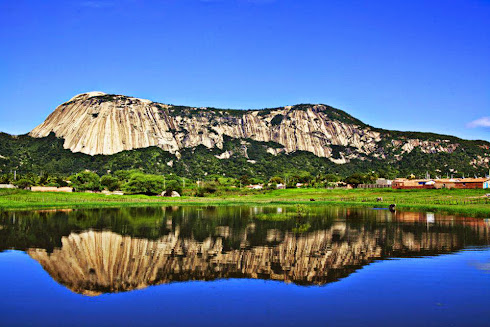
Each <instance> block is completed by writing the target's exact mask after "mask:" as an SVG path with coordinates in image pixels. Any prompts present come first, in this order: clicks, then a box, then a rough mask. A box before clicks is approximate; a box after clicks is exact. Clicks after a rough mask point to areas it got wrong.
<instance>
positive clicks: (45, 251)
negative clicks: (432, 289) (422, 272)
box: [0, 207, 490, 295]
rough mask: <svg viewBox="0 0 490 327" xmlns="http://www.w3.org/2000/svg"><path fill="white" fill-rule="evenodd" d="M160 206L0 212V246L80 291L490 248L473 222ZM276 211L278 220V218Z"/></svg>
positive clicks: (371, 213) (375, 213)
mask: <svg viewBox="0 0 490 327" xmlns="http://www.w3.org/2000/svg"><path fill="white" fill-rule="evenodd" d="M297 210H298V209H297V208H294V207H204V208H198V207H166V208H130V209H98V210H73V211H70V210H68V211H37V212H4V213H1V214H0V250H5V249H19V250H24V251H26V252H27V253H28V254H29V255H30V256H31V257H32V258H33V259H35V260H36V261H38V262H39V263H40V264H41V265H42V267H43V268H44V269H45V270H46V271H47V272H48V273H49V274H50V275H51V276H52V277H53V278H54V279H55V280H56V281H57V282H59V283H61V284H63V285H65V286H66V287H67V288H69V289H70V290H72V291H74V292H77V293H80V294H85V295H98V294H101V293H108V292H110V293H112V292H122V291H129V290H134V289H140V288H145V287H148V286H150V285H157V284H162V283H169V282H177V281H188V280H213V279H219V278H257V279H270V280H278V281H284V282H292V283H296V284H299V285H324V284H326V283H330V282H333V281H336V280H338V279H340V278H343V277H346V276H348V275H349V274H351V273H352V272H354V271H355V270H357V269H359V268H360V267H362V266H364V265H367V264H369V263H370V262H372V261H374V260H379V259H387V258H391V257H413V256H422V255H424V256H425V255H437V254H442V253H450V252H454V251H458V250H460V249H463V248H465V247H468V246H481V245H488V244H490V241H489V225H488V222H486V221H484V220H482V219H471V218H458V217H453V216H440V215H437V214H433V213H415V212H396V213H391V212H389V211H387V210H371V209H359V208H357V209H349V208H335V207H313V208H311V209H310V210H309V211H308V212H307V214H306V215H302V216H301V217H299V216H298V211H297ZM278 215H280V216H278Z"/></svg>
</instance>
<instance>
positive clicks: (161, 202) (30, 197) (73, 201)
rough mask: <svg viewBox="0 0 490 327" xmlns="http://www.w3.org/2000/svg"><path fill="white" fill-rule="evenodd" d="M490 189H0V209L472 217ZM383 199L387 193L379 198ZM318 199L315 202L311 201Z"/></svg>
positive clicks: (485, 204) (481, 210) (488, 208)
mask: <svg viewBox="0 0 490 327" xmlns="http://www.w3.org/2000/svg"><path fill="white" fill-rule="evenodd" d="M487 193H490V191H489V190H391V189H356V190H341V189H337V190H326V189H288V190H274V191H245V190H244V191H243V193H237V192H234V193H233V194H221V195H215V196H209V197H202V198H200V197H186V196H184V197H181V198H162V197H150V196H144V195H123V196H120V195H104V194H91V193H39V192H30V191H23V190H0V210H22V209H52V208H92V207H122V206H149V205H155V206H165V205H274V204H281V205H284V204H297V203H304V204H309V205H349V206H369V207H387V206H389V205H390V204H392V203H394V204H396V206H397V208H398V209H404V210H420V211H425V210H431V211H438V212H447V213H451V214H462V215H467V216H473V217H489V216H490V197H487V196H486V194H487ZM378 198H382V200H381V201H378ZM312 199H313V200H314V201H311V200H312Z"/></svg>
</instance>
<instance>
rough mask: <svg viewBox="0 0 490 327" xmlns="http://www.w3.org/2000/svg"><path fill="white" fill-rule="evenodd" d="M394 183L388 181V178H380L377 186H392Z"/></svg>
mask: <svg viewBox="0 0 490 327" xmlns="http://www.w3.org/2000/svg"><path fill="white" fill-rule="evenodd" d="M392 183H393V181H392V180H391V179H386V178H378V179H377V180H376V185H379V186H391V184H392Z"/></svg>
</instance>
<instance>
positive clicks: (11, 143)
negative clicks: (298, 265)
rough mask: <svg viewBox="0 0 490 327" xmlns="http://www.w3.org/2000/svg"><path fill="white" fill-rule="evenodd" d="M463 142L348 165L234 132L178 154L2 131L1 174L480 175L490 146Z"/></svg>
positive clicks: (338, 148) (199, 176)
mask: <svg viewBox="0 0 490 327" xmlns="http://www.w3.org/2000/svg"><path fill="white" fill-rule="evenodd" d="M417 134H420V133H417ZM418 136H420V135H418ZM386 142H388V140H386ZM459 142H466V143H467V144H462V145H463V146H460V147H458V149H456V151H454V152H453V153H451V154H449V153H443V152H441V153H423V152H422V151H420V150H419V149H417V148H415V149H414V150H413V151H412V152H410V153H408V154H404V156H403V158H402V159H401V160H398V159H396V158H395V157H394V156H392V157H388V158H386V159H383V160H381V159H378V158H375V157H370V156H366V157H363V158H361V159H354V160H351V161H350V162H348V163H345V164H335V163H333V162H332V161H330V160H329V159H327V158H320V157H317V156H315V155H314V154H312V153H309V152H304V151H297V152H293V153H289V154H285V153H280V154H278V155H273V154H270V153H268V152H267V149H268V148H271V147H272V148H274V147H280V145H279V144H275V143H272V142H268V143H264V142H257V141H253V140H250V139H247V140H240V139H233V138H230V137H225V142H224V147H223V149H218V148H212V149H208V148H206V147H205V146H202V145H201V146H198V147H194V148H189V149H185V150H183V151H182V152H181V153H180V155H179V156H176V155H174V154H171V153H169V152H166V151H163V150H162V149H160V148H158V147H149V148H143V149H136V150H130V151H123V152H120V153H116V154H114V155H95V156H90V155H86V154H82V153H72V152H71V151H70V150H67V149H64V148H63V140H62V139H59V138H56V136H55V135H54V134H50V135H49V136H47V137H44V138H32V137H29V136H27V135H20V136H11V135H8V134H4V133H0V175H2V174H10V173H12V172H14V171H16V172H17V174H28V173H32V174H51V175H53V174H55V175H60V176H69V175H72V174H75V173H78V172H80V171H83V170H90V171H93V172H95V173H97V174H98V175H105V174H108V173H110V172H115V171H118V170H137V171H140V172H143V173H148V174H157V175H158V174H174V175H178V176H181V177H186V178H190V179H193V180H198V179H206V176H211V175H217V176H226V177H233V178H241V177H242V176H249V177H253V178H257V179H259V180H263V181H267V180H269V179H270V178H271V177H274V176H285V175H288V174H299V173H302V172H303V173H309V174H311V175H313V176H317V175H321V174H337V175H339V176H341V177H347V176H350V175H352V174H354V173H376V174H377V175H378V176H380V177H386V178H395V177H404V176H408V175H411V174H414V175H416V176H425V175H426V174H427V173H429V174H431V176H434V177H435V176H446V175H449V176H450V175H454V176H461V175H462V174H465V176H474V175H480V176H481V175H484V174H486V173H488V170H487V168H486V167H485V166H476V165H471V164H470V161H471V158H474V157H476V156H477V155H484V154H485V151H486V150H485V149H484V148H482V147H480V146H478V144H477V143H479V142H480V141H464V140H459ZM483 143H485V142H483ZM460 144H461V143H460ZM334 150H336V151H348V149H347V148H344V147H342V146H336V149H334ZM224 151H230V152H233V155H232V156H231V157H230V158H228V159H218V158H217V156H218V155H220V154H222V153H223V152H224Z"/></svg>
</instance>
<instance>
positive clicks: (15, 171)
mask: <svg viewBox="0 0 490 327" xmlns="http://www.w3.org/2000/svg"><path fill="white" fill-rule="evenodd" d="M16 180H17V170H14V181H16Z"/></svg>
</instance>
